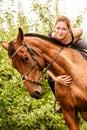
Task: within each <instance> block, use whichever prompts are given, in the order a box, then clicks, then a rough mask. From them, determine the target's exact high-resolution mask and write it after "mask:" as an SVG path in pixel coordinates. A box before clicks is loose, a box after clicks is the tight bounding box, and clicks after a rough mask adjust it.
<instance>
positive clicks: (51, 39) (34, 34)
mask: <svg viewBox="0 0 87 130" xmlns="http://www.w3.org/2000/svg"><path fill="white" fill-rule="evenodd" d="M24 36H25V37H38V38H41V39H43V40H46V41H49V42H53V43H54V44H56V45H60V46H66V45H64V44H63V43H62V42H60V41H58V40H56V39H55V38H52V37H48V36H45V35H41V34H37V33H26V34H24Z"/></svg>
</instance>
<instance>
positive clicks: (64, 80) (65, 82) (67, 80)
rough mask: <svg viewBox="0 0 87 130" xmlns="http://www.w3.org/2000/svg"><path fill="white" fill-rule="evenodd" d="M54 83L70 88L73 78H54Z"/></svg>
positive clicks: (64, 76) (65, 76)
mask: <svg viewBox="0 0 87 130" xmlns="http://www.w3.org/2000/svg"><path fill="white" fill-rule="evenodd" d="M54 81H56V82H58V83H59V84H62V85H65V86H69V85H70V84H71V82H72V78H71V76H67V75H61V76H57V77H55V78H54Z"/></svg>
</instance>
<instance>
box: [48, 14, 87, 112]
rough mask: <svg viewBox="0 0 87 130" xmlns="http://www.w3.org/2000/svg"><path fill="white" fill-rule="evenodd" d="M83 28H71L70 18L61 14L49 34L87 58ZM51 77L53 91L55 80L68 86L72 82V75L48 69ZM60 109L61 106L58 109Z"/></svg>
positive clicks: (50, 82) (49, 78)
mask: <svg viewBox="0 0 87 130" xmlns="http://www.w3.org/2000/svg"><path fill="white" fill-rule="evenodd" d="M82 33H83V30H82V29H81V28H71V24H70V20H69V18H67V17H66V16H61V17H59V18H57V20H56V22H55V26H54V29H53V31H51V33H50V34H49V36H50V37H53V38H55V39H57V40H58V41H61V43H62V44H63V45H64V46H65V47H71V48H74V49H76V50H78V51H80V53H81V54H82V55H83V56H84V57H85V58H87V56H86V55H85V54H84V53H83V52H85V49H86V50H87V43H86V42H85V41H84V40H82V39H81V38H80V36H81V35H82ZM47 73H48V75H49V77H48V82H49V84H50V86H51V89H52V91H53V92H54V81H56V82H58V83H60V84H62V85H65V86H68V85H70V84H71V82H72V78H71V76H67V75H62V76H57V77H55V76H54V75H53V73H52V72H50V71H47ZM58 111H60V108H59V109H58Z"/></svg>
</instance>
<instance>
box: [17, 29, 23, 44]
mask: <svg viewBox="0 0 87 130" xmlns="http://www.w3.org/2000/svg"><path fill="white" fill-rule="evenodd" d="M23 40H24V33H23V31H22V29H21V28H19V33H18V36H17V43H18V44H22V41H23Z"/></svg>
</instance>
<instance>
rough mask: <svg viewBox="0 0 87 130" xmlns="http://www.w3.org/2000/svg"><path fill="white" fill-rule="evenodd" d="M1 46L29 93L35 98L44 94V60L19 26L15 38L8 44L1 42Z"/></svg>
mask: <svg viewBox="0 0 87 130" xmlns="http://www.w3.org/2000/svg"><path fill="white" fill-rule="evenodd" d="M2 46H3V47H4V48H5V49H6V50H7V51H8V55H9V57H10V58H11V59H12V65H13V67H14V68H16V70H18V72H19V73H20V74H21V76H22V79H23V82H24V85H25V86H26V87H27V89H28V91H29V94H30V95H31V96H32V97H34V98H36V99H40V98H42V96H43V94H44V90H43V88H42V69H43V67H44V60H43V57H42V56H41V55H40V53H38V52H37V51H35V50H34V49H32V48H31V47H30V45H29V44H28V43H27V42H26V41H25V40H24V34H23V31H22V29H21V28H19V33H18V36H17V40H14V41H12V42H10V43H9V44H6V43H4V42H2Z"/></svg>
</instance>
